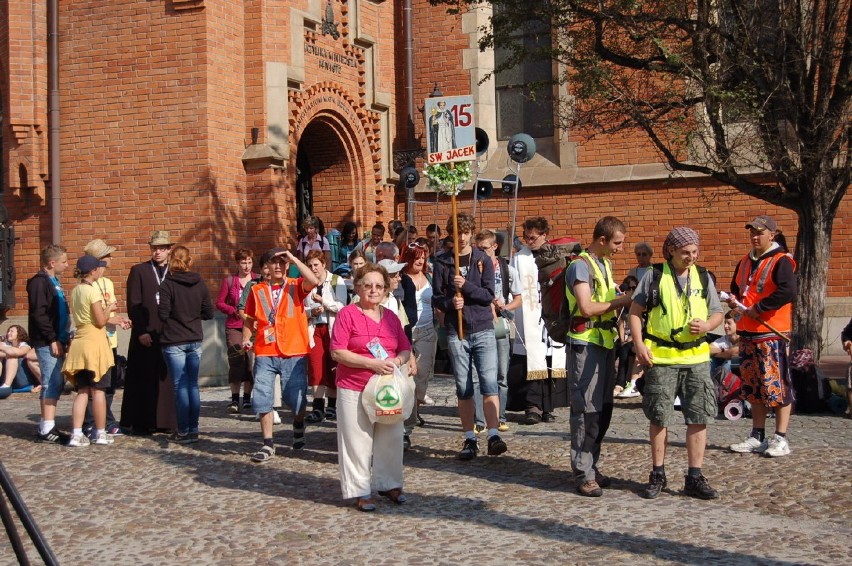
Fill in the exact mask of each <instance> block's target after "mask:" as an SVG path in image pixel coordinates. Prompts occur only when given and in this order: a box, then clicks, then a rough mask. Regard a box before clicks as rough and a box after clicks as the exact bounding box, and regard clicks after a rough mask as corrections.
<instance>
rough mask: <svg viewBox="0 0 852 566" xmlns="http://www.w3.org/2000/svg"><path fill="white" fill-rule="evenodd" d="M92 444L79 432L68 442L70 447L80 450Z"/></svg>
mask: <svg viewBox="0 0 852 566" xmlns="http://www.w3.org/2000/svg"><path fill="white" fill-rule="evenodd" d="M48 434H49V433H48ZM91 443H92V442H91V441H90V440H89V439H88V438H87V437H86V435H85V434H83V433H81V432H78V433H77V434H74V435H72V436H71V440H69V441H68V446H73V447H75V448H80V447H83V446H88V445H89V444H91Z"/></svg>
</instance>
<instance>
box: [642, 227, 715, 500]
mask: <svg viewBox="0 0 852 566" xmlns="http://www.w3.org/2000/svg"><path fill="white" fill-rule="evenodd" d="M663 257H665V258H666V262H665V263H663V264H657V265H654V266H652V267H651V269H649V270H648V271H647V272H646V273H645V275H644V276H643V277H642V280H641V281H639V285H638V286H637V287H636V291H635V292H634V293H633V304H632V305H631V307H630V332H631V335H632V336H633V350H634V351H635V352H636V361H637V362H638V363H640V364H641V365H643V366H645V367H647V368H648V369H647V370H646V371H645V390H644V391H643V393H642V409H643V410H644V412H645V416H646V417H648V420H649V421H650V426H649V432H648V434H649V437H650V439H651V463H652V466H653V469H652V470H651V473H650V476H649V478H648V485H647V487H646V488H645V489H644V491H643V492H642V497H644V498H645V499H654V498H656V497H657V496H658V495H659V494H660V491H662V490H663V489H664V488H665V487H666V470H665V461H666V444H667V440H668V427H669V426H670V425H671V424H672V422H673V421H674V400H675V397H676V396H677V397H680V399H681V403H682V408H683V418H684V420H685V421H686V454H687V460H688V462H689V470H688V472H687V475H686V478H685V482H684V489H683V493H684V495H689V496H691V497H697V498H699V499H716V498H717V497H719V492H718V491H716V490H715V489H713V488H712V487H710V482H708V481H707V478H705V477H704V476H703V475H702V473H701V466H702V464H703V463H704V449H705V447H706V445H707V424H708V423H710V422H713V420H714V419H715V418H716V413H717V412H718V409H717V404H716V387H715V386H714V385H713V380H712V379H711V377H710V344H709V343H708V342H707V340H706V335H707V332H709V331H710V330H713V329H714V328H716V327H717V326H719V325H720V324H722V319H723V316H724V315H723V311H722V303H720V302H719V296H718V295H717V293H716V287H715V286H714V285H713V280H712V278H710V277H709V276H708V272H707V270H706V269H702V268H699V267H698V266H697V265H696V263H695V262H696V260H697V259H698V234H697V233H696V232H695V231H694V230H692V229H691V228H686V227H682V228H675V229H674V230H672V231H671V232H670V233H669V235H668V237H667V238H666V241H665V243H664V244H663ZM645 312H647V313H648V315H647V323H646V325H645V330H644V332H643V330H642V314H643V313H645ZM643 338H644V339H643Z"/></svg>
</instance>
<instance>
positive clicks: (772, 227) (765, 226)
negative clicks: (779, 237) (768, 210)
mask: <svg viewBox="0 0 852 566" xmlns="http://www.w3.org/2000/svg"><path fill="white" fill-rule="evenodd" d="M745 227H746V228H754V229H755V230H760V231H761V232H762V231H763V230H769V231H770V232H776V231H777V230H778V224H776V223H775V220H773V218H772V217H771V216H766V215H761V216H757V217H755V219H754V220H752V221H751V222H749V223H748V224H746V225H745Z"/></svg>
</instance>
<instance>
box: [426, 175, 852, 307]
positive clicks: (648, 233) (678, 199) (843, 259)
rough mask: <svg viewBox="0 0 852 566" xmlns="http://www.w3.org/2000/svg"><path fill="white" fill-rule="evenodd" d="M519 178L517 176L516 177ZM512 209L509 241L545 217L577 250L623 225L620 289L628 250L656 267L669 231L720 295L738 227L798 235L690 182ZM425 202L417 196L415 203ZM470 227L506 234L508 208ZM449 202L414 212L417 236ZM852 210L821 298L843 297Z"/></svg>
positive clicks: (744, 239) (485, 204)
mask: <svg viewBox="0 0 852 566" xmlns="http://www.w3.org/2000/svg"><path fill="white" fill-rule="evenodd" d="M522 177H523V173H522ZM521 191H522V196H521V197H519V201H518V217H517V229H516V233H517V234H519V235H520V234H521V233H522V225H523V222H524V220H525V219H527V218H529V217H531V216H539V215H540V216H544V217H545V218H547V219H548V221H549V222H550V225H551V233H550V234H551V237H553V238H555V237H560V236H573V237H575V238H578V239H579V240H580V241H581V242H583V244H584V245H585V244H588V243H589V240H590V239H591V234H592V230H593V229H594V225H595V222H597V220H598V219H599V218H601V217H602V216H606V215H614V216H617V217H619V218H620V219H621V220H622V221H624V223H625V224H626V225H627V239H626V242H625V246H624V253H623V254H620V255H618V256H616V260H615V265H614V268H615V277H616V279H618V280H619V281H620V280H621V279H623V278H624V277H625V276H626V275H627V270H628V269H629V268H630V267H632V266H633V265H635V261H634V257H633V254H632V251H633V246H634V245H635V244H636V243H638V242H641V241H647V242H649V243H650V244H651V245H652V246H653V248H654V261H662V259H661V258H662V253H661V250H662V244H663V241H664V240H665V237H666V235H667V234H668V232H669V231H670V230H671V229H672V228H674V227H675V226H689V227H691V228H693V229H695V230H697V231H698V233H699V235H700V236H701V251H700V256H699V262H700V263H701V264H702V265H704V266H706V267H707V268H709V269H711V270H712V271H714V272H715V273H716V275H717V277H718V278H719V281H720V288H722V289H727V288H728V282H729V281H730V278H731V276H732V275H733V270H734V267H735V266H736V263H737V261H739V259H740V258H741V257H742V256H743V255H744V254H745V253H746V252H747V251H748V249H749V242H748V236H747V233H746V230H745V228H744V226H745V223H746V222H748V221H749V220H751V219H752V218H754V217H755V216H757V215H759V214H769V215H771V216H773V217H774V218H775V219H776V220H777V221H778V225H779V227H780V228H781V229H782V230H783V231H784V233H785V235H786V236H787V243H788V244H789V245H790V247H791V249H794V248H795V245H796V238H795V234H796V232H797V230H798V228H797V224H796V217H795V214H793V213H792V212H790V211H789V210H786V209H781V208H778V207H775V206H772V205H769V204H767V203H765V202H763V201H759V200H757V199H754V198H751V197H748V196H746V195H743V194H742V193H739V192H738V191H735V190H733V189H731V188H728V187H719V186H714V185H711V184H703V183H696V182H694V181H690V182H674V181H672V182H670V183H668V186H667V187H666V188H665V189H664V190H660V189H659V187H658V185H656V184H648V185H643V184H638V183H637V184H632V185H624V186H620V187H616V186H583V187H576V188H571V189H565V188H542V189H535V190H527V189H521ZM424 197H426V195H425V194H424V195H420V194H418V198H419V200H431V195H430V196H429V198H424ZM457 208H458V210H459V211H460V212H468V213H470V212H471V211H472V210H473V201H472V200H471V198H470V192H469V191H466V192H465V193H463V194H462V195H460V196H459V197H458V198H457ZM477 209H478V210H477V214H476V219H477V227H478V228H490V229H498V230H505V229H507V228H508V226H509V225H510V224H511V220H512V218H511V211H512V200H511V199H506V198H504V197H503V195H502V193H500V189H499V187H498V188H497V190H496V191H495V193H494V197H492V198H490V199H486V200H481V201H478V202H477ZM449 211H450V204H449V199H448V198H446V197H442V202H441V204H440V206H437V207H436V206H435V205H432V204H418V205H417V217H416V223H415V224H416V226H417V227H418V228H419V229H421V230H423V229H425V227H426V225H427V224H430V223H432V222H437V223H438V224H440V226H441V227H442V229H443V227H444V226H446V222H447V218H448V216H449ZM850 223H852V203H850V202H849V200H848V199H847V200H846V201H844V203H843V204H842V206H841V209H840V212H839V214H838V216H837V219H836V220H835V223H834V237H833V245H832V263H831V270H830V271H829V280H828V296H829V297H848V296H849V284H848V280H849V275H848V274H849V273H850V272H852V257H850V255H852V250H850V242H852V225H851V224H850Z"/></svg>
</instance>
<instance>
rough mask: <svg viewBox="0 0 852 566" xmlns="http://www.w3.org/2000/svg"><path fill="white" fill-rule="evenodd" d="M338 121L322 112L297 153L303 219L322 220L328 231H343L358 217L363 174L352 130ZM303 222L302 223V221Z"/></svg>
mask: <svg viewBox="0 0 852 566" xmlns="http://www.w3.org/2000/svg"><path fill="white" fill-rule="evenodd" d="M339 126H340V124H339V122H338V121H336V120H333V119H330V117H327V116H323V115H318V116H316V117H315V118H314V119H312V120H311V122H310V123H309V124H308V125H307V126H306V127H305V130H304V131H303V132H302V135H301V136H300V139H299V140H298V149H297V153H296V203H297V213H298V215H299V219H300V221H301V219H302V218H304V217H305V216H306V215H315V216H317V217H319V218H320V220H322V222H323V224H324V225H325V229H326V231H327V232H328V231H330V230H331V229H333V228H336V229H338V230H340V229H341V228H342V226H343V224H344V223H345V222H348V221H350V220H357V218H356V216H357V213H356V210H357V200H358V199H359V195H358V187H359V185H360V183H359V181H358V179H359V178H361V177H362V173H361V172H360V171H359V170H358V169H357V168H356V167H355V165H354V164H355V163H356V159H355V158H353V156H352V155H351V151H348V148H351V147H352V144H351V142H350V140H348V139H345V138H347V137H348V132H347V131H346V130H343V129H342V128H340V127H339ZM300 223H301V222H300Z"/></svg>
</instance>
